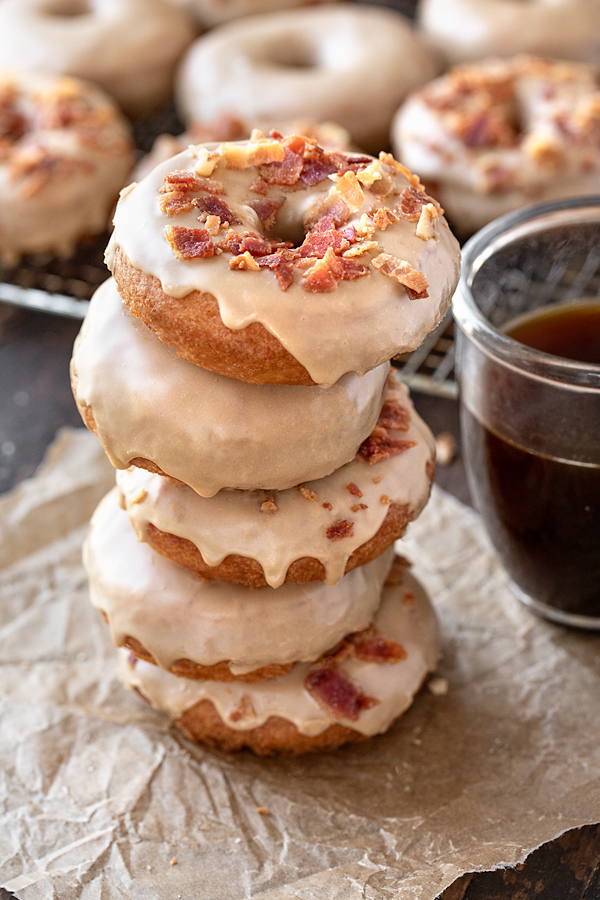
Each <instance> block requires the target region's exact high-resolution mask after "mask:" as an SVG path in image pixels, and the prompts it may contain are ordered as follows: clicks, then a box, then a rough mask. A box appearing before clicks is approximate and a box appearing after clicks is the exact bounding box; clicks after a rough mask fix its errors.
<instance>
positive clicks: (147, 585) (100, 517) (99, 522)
mask: <svg viewBox="0 0 600 900" xmlns="http://www.w3.org/2000/svg"><path fill="white" fill-rule="evenodd" d="M157 477H158V476H157ZM392 555H393V550H389V551H387V552H386V553H383V554H382V555H381V556H379V557H377V558H376V559H375V560H374V561H372V562H370V563H368V564H367V565H365V566H360V567H359V568H357V569H355V570H353V571H352V572H350V573H349V574H348V575H347V576H346V577H345V578H344V580H343V583H341V582H340V583H338V584H337V585H334V586H325V585H324V584H323V583H322V582H320V581H315V582H313V583H312V584H310V585H298V584H285V585H283V586H282V587H280V588H279V589H278V590H276V591H275V590H273V588H271V587H263V588H259V589H258V590H255V591H248V590H247V589H246V588H245V587H241V586H239V585H232V584H224V583H223V582H219V581H215V580H210V581H202V580H201V579H198V578H195V577H194V575H192V574H191V573H190V572H188V571H187V570H186V569H182V568H181V567H180V566H177V565H174V564H173V563H171V562H169V561H168V560H167V559H164V558H163V557H161V556H157V555H156V554H155V553H153V551H152V550H151V549H150V548H149V547H148V546H147V545H146V544H141V543H138V541H137V540H136V537H135V534H134V533H133V531H132V530H131V528H130V526H129V521H128V519H127V514H126V513H125V512H123V511H122V510H121V509H119V503H118V495H117V492H116V490H114V489H113V491H111V493H110V494H108V495H107V496H106V497H105V498H104V500H103V501H102V503H101V504H100V506H99V507H98V509H97V510H96V512H95V513H94V516H93V518H92V523H91V526H90V531H89V534H88V537H87V539H86V544H85V550H84V561H85V566H86V569H87V572H88V575H89V579H90V591H91V601H92V604H93V605H94V606H95V607H96V608H98V609H99V610H101V611H102V613H103V614H104V616H105V618H106V621H107V622H108V624H109V626H110V629H111V633H112V637H113V640H114V642H115V644H116V645H117V646H118V647H121V646H126V647H128V648H129V649H131V650H132V651H133V652H134V653H135V654H136V656H139V657H140V658H141V659H145V660H147V661H149V662H153V663H155V664H156V665H159V666H161V667H162V668H164V669H166V670H168V671H170V672H173V673H174V674H175V675H181V676H184V677H188V678H195V679H196V678H200V679H210V680H214V679H216V680H218V681H235V680H241V681H247V682H250V681H258V680H262V679H263V678H273V677H275V676H278V675H282V674H285V673H286V672H287V671H289V669H290V667H291V665H292V664H293V663H295V662H307V661H308V662H311V661H314V660H315V659H317V658H318V657H319V656H320V655H321V654H322V653H325V652H327V651H329V650H331V649H332V648H333V647H335V646H336V645H337V644H338V643H339V642H340V641H341V640H342V639H343V638H344V637H345V636H346V635H347V634H349V633H352V632H354V631H361V630H363V629H364V628H367V626H368V625H369V624H370V622H371V620H372V618H373V616H374V615H375V613H376V611H377V608H378V606H379V603H380V599H381V590H382V588H383V583H384V581H385V579H386V577H387V575H388V572H389V569H390V565H391V562H392Z"/></svg>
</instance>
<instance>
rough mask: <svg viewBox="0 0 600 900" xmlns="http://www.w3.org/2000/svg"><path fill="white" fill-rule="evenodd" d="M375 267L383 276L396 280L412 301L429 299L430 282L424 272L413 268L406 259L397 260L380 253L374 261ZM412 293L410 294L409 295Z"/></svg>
mask: <svg viewBox="0 0 600 900" xmlns="http://www.w3.org/2000/svg"><path fill="white" fill-rule="evenodd" d="M372 262H373V266H374V267H375V268H376V269H378V270H379V271H380V272H381V274H382V275H386V276H387V277H388V278H395V279H396V281H398V282H399V283H400V284H401V285H403V287H405V288H406V293H407V294H408V296H409V298H410V299H411V300H413V299H415V297H419V298H423V297H428V296H429V294H428V293H427V288H428V287H429V282H428V281H427V279H426V277H425V276H424V275H423V273H422V272H419V271H418V270H417V269H415V268H413V267H412V266H411V265H410V263H408V262H406V260H404V259H397V258H396V257H395V256H390V255H389V253H380V254H379V256H376V257H375V259H374V260H373V261H372ZM409 291H410V293H409Z"/></svg>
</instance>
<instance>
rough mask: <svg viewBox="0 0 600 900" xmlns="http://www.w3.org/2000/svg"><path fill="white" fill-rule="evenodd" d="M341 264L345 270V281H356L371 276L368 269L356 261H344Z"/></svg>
mask: <svg viewBox="0 0 600 900" xmlns="http://www.w3.org/2000/svg"><path fill="white" fill-rule="evenodd" d="M341 262H342V266H343V268H344V281H356V279H357V278H362V277H363V276H364V275H368V274H369V270H368V268H367V267H366V266H363V264H362V263H359V262H357V261H356V260H354V259H342V261H341Z"/></svg>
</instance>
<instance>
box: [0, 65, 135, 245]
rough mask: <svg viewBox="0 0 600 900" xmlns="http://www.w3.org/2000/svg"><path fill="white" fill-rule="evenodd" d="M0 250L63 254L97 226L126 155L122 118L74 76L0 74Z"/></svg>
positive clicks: (104, 219) (123, 175)
mask: <svg viewBox="0 0 600 900" xmlns="http://www.w3.org/2000/svg"><path fill="white" fill-rule="evenodd" d="M0 121H1V126H0V127H1V129H2V130H1V134H0V256H1V257H2V258H3V259H4V260H5V261H6V262H14V261H15V260H16V259H18V258H19V257H20V256H21V255H22V254H24V253H37V252H42V251H43V252H55V253H59V254H67V253H70V252H71V251H72V250H73V247H74V245H75V243H76V242H77V240H78V239H79V238H81V237H84V236H88V235H92V234H97V233H98V232H101V231H104V229H105V228H106V227H107V225H108V216H109V212H110V209H111V207H112V205H113V204H114V202H115V200H116V198H117V196H118V192H119V189H120V188H121V187H122V186H123V184H124V183H125V182H126V179H127V176H128V175H129V173H130V170H131V165H132V161H133V156H132V153H133V145H132V142H131V136H130V129H129V125H128V123H127V122H126V121H125V119H124V118H123V117H122V116H121V114H120V113H119V112H118V111H117V109H116V107H115V106H114V105H113V103H112V102H111V101H110V100H109V99H108V97H106V96H105V95H104V93H103V92H102V91H100V90H99V89H98V88H96V87H94V86H93V85H90V84H86V83H84V82H81V81H78V80H76V79H74V78H66V77H62V76H56V75H48V74H42V73H39V72H21V73H8V72H2V73H0Z"/></svg>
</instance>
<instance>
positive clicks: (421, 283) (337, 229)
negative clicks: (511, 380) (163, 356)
mask: <svg viewBox="0 0 600 900" xmlns="http://www.w3.org/2000/svg"><path fill="white" fill-rule="evenodd" d="M421 187H422V186H421V185H420V183H419V180H418V178H417V177H416V176H414V175H412V174H411V173H410V172H408V171H407V170H406V169H405V168H404V167H403V166H401V165H400V164H399V163H396V161H395V160H394V159H393V157H391V156H390V155H389V154H382V155H381V158H380V159H373V158H372V157H368V156H356V155H352V154H348V153H342V152H340V151H336V152H326V151H324V150H323V149H322V148H320V147H319V146H318V145H317V144H316V143H315V142H314V141H312V140H309V139H307V138H304V137H300V136H297V135H293V136H291V137H289V138H286V139H284V138H282V137H281V136H278V137H274V138H270V139H268V138H265V137H264V135H262V134H260V133H255V134H253V136H252V138H251V139H250V140H249V141H242V142H233V143H224V144H220V145H217V146H209V147H208V148H207V147H204V146H198V147H190V148H188V150H186V151H185V152H183V153H180V154H179V155H178V156H176V157H174V158H173V159H171V160H169V161H168V162H166V163H164V164H162V165H160V166H157V167H156V168H155V169H154V170H153V171H152V172H151V173H150V175H148V176H147V177H146V178H145V179H144V180H143V181H141V182H140V183H139V184H136V185H132V186H131V187H130V188H128V189H127V190H125V191H123V192H122V195H121V200H120V202H119V204H118V206H117V210H116V213H115V220H114V221H115V228H114V232H113V235H112V238H111V240H110V243H109V246H108V249H107V254H106V261H107V264H108V267H109V268H110V269H111V271H112V272H113V275H114V276H115V280H116V282H117V286H118V289H119V293H120V294H121V296H122V297H123V299H124V300H125V302H126V303H127V304H128V305H129V307H130V309H131V311H132V312H133V313H134V315H136V316H138V317H139V318H140V319H141V320H142V321H143V322H144V324H145V325H147V326H148V327H149V328H150V329H152V330H153V331H155V332H156V333H157V334H158V336H159V337H160V338H161V340H162V341H163V342H164V343H166V344H168V345H169V346H173V347H174V348H175V351H176V353H177V355H178V356H182V357H184V358H185V359H187V360H189V361H190V362H193V363H196V364H197V365H199V366H201V367H203V368H205V369H209V370H211V371H214V372H217V373H219V374H221V375H225V376H227V377H230V378H236V379H239V380H241V381H247V382H252V383H256V384H315V383H316V384H322V385H331V384H334V382H336V381H337V380H338V379H339V378H340V377H341V376H342V375H344V374H345V373H346V372H349V371H354V372H356V373H357V374H359V375H363V374H364V373H365V372H367V371H369V369H372V368H375V367H376V366H379V365H381V364H382V363H384V362H385V361H386V360H389V358H390V357H391V356H393V355H394V354H395V353H399V352H405V351H408V350H412V349H414V348H415V347H417V346H418V345H419V344H420V342H421V341H422V339H423V338H424V337H425V335H426V334H427V333H428V332H429V331H431V329H432V328H434V327H435V326H436V325H437V324H438V322H439V321H440V320H441V318H442V317H443V315H444V313H445V312H446V310H447V308H448V304H449V302H450V298H451V296H452V292H453V290H454V288H455V285H456V282H457V279H458V274H459V249H458V243H457V242H456V240H455V238H454V236H453V235H452V234H451V232H450V230H449V228H448V226H447V223H446V221H445V219H444V218H443V216H442V215H441V212H440V209H439V207H438V205H437V203H436V201H434V200H432V198H431V197H429V196H427V195H426V194H425V193H423V191H422V190H421ZM198 224H200V225H201V226H202V227H200V228H198V227H197V226H198Z"/></svg>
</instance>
